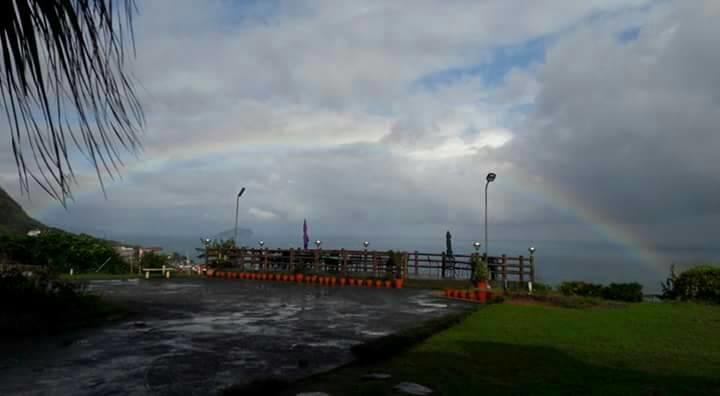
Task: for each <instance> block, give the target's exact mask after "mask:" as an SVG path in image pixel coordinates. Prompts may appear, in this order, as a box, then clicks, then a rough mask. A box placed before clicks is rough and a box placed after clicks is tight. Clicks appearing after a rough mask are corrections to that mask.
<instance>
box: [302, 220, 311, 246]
mask: <svg viewBox="0 0 720 396" xmlns="http://www.w3.org/2000/svg"><path fill="white" fill-rule="evenodd" d="M308 242H310V238H309V237H308V233H307V219H305V220H303V248H304V249H305V250H307V248H308Z"/></svg>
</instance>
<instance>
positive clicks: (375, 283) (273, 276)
mask: <svg viewBox="0 0 720 396" xmlns="http://www.w3.org/2000/svg"><path fill="white" fill-rule="evenodd" d="M207 275H208V276H210V277H215V278H226V279H250V280H264V281H277V282H296V283H317V284H321V285H326V286H345V285H347V286H361V287H363V286H364V287H376V288H388V289H390V288H395V289H402V287H403V283H404V281H403V279H393V280H381V279H359V278H346V277H336V276H322V275H304V274H278V273H272V272H233V271H208V272H207Z"/></svg>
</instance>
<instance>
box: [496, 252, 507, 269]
mask: <svg viewBox="0 0 720 396" xmlns="http://www.w3.org/2000/svg"><path fill="white" fill-rule="evenodd" d="M501 260H502V261H501V263H500V264H501V265H502V268H505V266H506V265H507V255H504V254H503V255H502V256H501ZM495 269H496V270H497V267H495ZM503 271H504V270H503Z"/></svg>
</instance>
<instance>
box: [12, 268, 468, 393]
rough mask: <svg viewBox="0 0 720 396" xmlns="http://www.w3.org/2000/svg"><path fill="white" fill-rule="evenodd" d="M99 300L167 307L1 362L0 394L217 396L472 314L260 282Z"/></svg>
mask: <svg viewBox="0 0 720 396" xmlns="http://www.w3.org/2000/svg"><path fill="white" fill-rule="evenodd" d="M90 290H93V291H95V292H98V293H100V294H105V295H112V296H113V298H114V299H119V300H121V301H122V300H123V299H127V300H128V301H136V302H137V301H144V300H148V301H150V300H151V301H153V304H161V305H153V304H151V305H150V306H148V307H146V308H147V310H148V311H147V312H145V313H144V314H143V315H144V316H143V317H142V318H141V319H133V320H132V321H128V322H124V323H116V324H113V325H111V326H109V327H106V328H102V329H95V330H92V331H88V332H84V333H83V334H82V336H81V337H79V339H76V340H74V341H73V342H69V343H60V342H57V343H55V344H56V345H59V346H57V347H56V349H54V350H53V349H51V348H49V349H47V350H45V351H34V352H33V355H34V356H38V355H39V357H36V358H34V359H33V360H27V359H23V356H22V355H19V356H10V357H8V358H7V359H0V360H3V361H5V362H0V365H2V366H3V367H5V369H4V370H2V371H0V394H2V395H13V394H30V395H33V394H46V393H54V394H67V395H100V394H111V393H115V394H140V395H143V394H163V395H175V394H178V395H179V394H211V393H214V392H216V391H217V390H218V389H220V388H222V387H224V386H227V385H230V384H232V383H243V382H249V381H251V380H253V379H255V378H260V377H266V376H269V375H274V376H283V377H286V378H290V379H296V378H300V377H303V376H307V375H310V374H313V373H316V372H318V371H323V370H327V369H330V368H333V367H336V366H338V365H340V364H344V363H346V362H348V361H349V360H350V359H351V358H352V356H351V354H350V352H349V350H350V347H351V346H352V345H355V344H357V343H360V342H362V341H364V340H368V339H371V338H376V337H381V336H384V335H387V334H390V333H391V332H393V331H397V330H399V329H402V328H407V327H411V326H414V325H416V324H417V322H418V321H420V320H423V319H430V318H433V317H437V316H439V315H442V314H444V313H447V312H449V311H457V310H460V309H464V308H463V307H464V305H463V304H457V305H453V304H452V303H450V304H446V303H443V302H442V300H439V299H435V298H433V297H429V296H428V294H427V292H423V291H405V290H403V291H393V290H387V291H385V290H359V289H352V288H344V289H339V288H335V289H330V288H322V287H317V286H306V285H298V286H295V285H287V284H279V285H278V284H272V283H265V284H262V285H260V286H258V284H257V282H251V281H250V282H248V281H245V282H244V281H236V282H233V281H217V280H203V279H198V280H181V281H173V280H170V281H157V280H152V281H143V280H131V281H93V282H90ZM141 307H143V306H141ZM60 345H61V346H60ZM9 361H12V362H14V363H15V362H18V364H11V365H9V364H6V363H7V362H9ZM29 384H33V385H29Z"/></svg>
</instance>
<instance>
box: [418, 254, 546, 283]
mask: <svg viewBox="0 0 720 396" xmlns="http://www.w3.org/2000/svg"><path fill="white" fill-rule="evenodd" d="M473 257H475V254H472V255H463V254H456V255H452V256H448V255H446V254H445V253H420V252H417V251H415V252H411V253H409V254H408V271H409V273H408V275H409V276H410V277H414V278H431V279H433V278H434V279H470V278H471V277H472V264H471V262H472V258H473ZM479 257H480V258H481V259H482V258H484V257H483V255H479ZM487 262H488V270H489V272H490V279H491V280H494V281H501V282H503V283H505V282H521V283H525V282H534V281H535V258H534V257H533V256H530V257H525V256H518V257H512V256H506V255H504V254H503V255H502V256H489V257H488V258H487Z"/></svg>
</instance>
